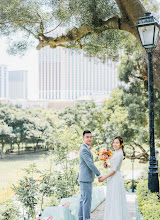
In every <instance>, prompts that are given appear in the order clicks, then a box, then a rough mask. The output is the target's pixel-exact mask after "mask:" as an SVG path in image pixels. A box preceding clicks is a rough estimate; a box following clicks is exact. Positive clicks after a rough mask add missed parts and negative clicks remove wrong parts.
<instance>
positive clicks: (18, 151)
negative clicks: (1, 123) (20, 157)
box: [17, 143, 20, 154]
mask: <svg viewBox="0 0 160 220" xmlns="http://www.w3.org/2000/svg"><path fill="white" fill-rule="evenodd" d="M17 145H18V154H20V143H17Z"/></svg>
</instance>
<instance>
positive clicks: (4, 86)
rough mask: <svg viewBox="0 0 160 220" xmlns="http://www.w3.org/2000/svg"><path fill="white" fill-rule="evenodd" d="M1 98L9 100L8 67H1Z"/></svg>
mask: <svg viewBox="0 0 160 220" xmlns="http://www.w3.org/2000/svg"><path fill="white" fill-rule="evenodd" d="M0 98H8V70H7V66H6V65H0Z"/></svg>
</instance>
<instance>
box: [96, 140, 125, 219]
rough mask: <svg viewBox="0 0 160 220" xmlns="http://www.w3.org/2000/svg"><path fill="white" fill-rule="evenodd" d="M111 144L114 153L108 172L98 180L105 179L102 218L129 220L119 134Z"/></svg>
mask: <svg viewBox="0 0 160 220" xmlns="http://www.w3.org/2000/svg"><path fill="white" fill-rule="evenodd" d="M112 145H113V148H114V149H115V153H114V155H113V156H112V157H111V158H110V172H109V173H108V174H107V175H106V176H104V177H101V180H100V182H103V181H104V180H105V179H107V194H106V205H105V211H104V220H129V217H128V207H127V201H126V192H125V188H124V181H123V177H122V175H121V172H120V168H121V165H122V161H123V157H124V156H125V153H124V149H123V148H124V146H123V139H122V138H121V137H120V136H117V137H115V138H114V140H113V143H112Z"/></svg>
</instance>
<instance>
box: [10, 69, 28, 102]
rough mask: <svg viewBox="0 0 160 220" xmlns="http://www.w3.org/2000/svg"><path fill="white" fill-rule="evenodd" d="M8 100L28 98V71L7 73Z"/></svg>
mask: <svg viewBox="0 0 160 220" xmlns="http://www.w3.org/2000/svg"><path fill="white" fill-rule="evenodd" d="M8 98H10V99H27V98H28V71H26V70H15V71H8Z"/></svg>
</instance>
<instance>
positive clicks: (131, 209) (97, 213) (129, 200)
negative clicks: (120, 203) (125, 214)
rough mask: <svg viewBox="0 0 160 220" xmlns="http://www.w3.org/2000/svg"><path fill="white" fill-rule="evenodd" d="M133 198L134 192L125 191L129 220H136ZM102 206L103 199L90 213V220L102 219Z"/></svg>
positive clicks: (103, 204)
mask: <svg viewBox="0 0 160 220" xmlns="http://www.w3.org/2000/svg"><path fill="white" fill-rule="evenodd" d="M135 199H136V195H135V194H134V193H127V203H128V211H129V220H136V207H135ZM104 206H105V201H104V202H103V203H101V205H99V206H98V207H97V208H96V210H95V211H94V212H93V213H91V220H104V216H103V215H104Z"/></svg>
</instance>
